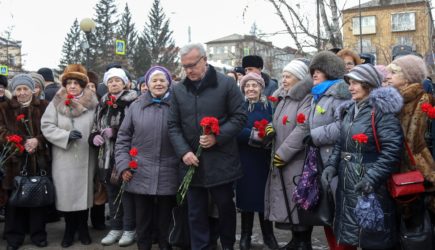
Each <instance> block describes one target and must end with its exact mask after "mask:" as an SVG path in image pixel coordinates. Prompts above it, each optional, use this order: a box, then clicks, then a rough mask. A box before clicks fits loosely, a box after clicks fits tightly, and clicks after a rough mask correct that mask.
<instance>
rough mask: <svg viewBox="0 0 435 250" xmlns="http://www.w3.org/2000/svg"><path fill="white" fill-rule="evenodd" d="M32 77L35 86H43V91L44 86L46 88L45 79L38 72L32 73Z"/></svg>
mask: <svg viewBox="0 0 435 250" xmlns="http://www.w3.org/2000/svg"><path fill="white" fill-rule="evenodd" d="M30 76H31V77H32V79H33V81H34V82H35V86H36V84H39V85H40V86H41V89H42V90H44V86H45V80H44V77H42V75H41V74H38V73H36V72H31V73H30Z"/></svg>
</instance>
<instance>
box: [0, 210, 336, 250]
mask: <svg viewBox="0 0 435 250" xmlns="http://www.w3.org/2000/svg"><path fill="white" fill-rule="evenodd" d="M237 219H238V221H237V223H238V224H237V235H236V238H237V242H236V245H235V249H239V247H238V244H239V243H238V240H239V239H240V215H239V214H238V216H237ZM106 224H108V222H107V223H106ZM3 226H4V224H3V223H0V235H2V234H3ZM63 230H64V222H63V220H61V221H59V222H55V223H49V224H47V233H48V246H47V247H46V248H38V247H36V246H34V245H32V244H31V242H30V239H29V237H28V236H26V239H25V242H24V245H23V246H22V247H21V248H20V250H21V249H22V250H36V249H44V250H57V249H62V247H61V246H60V242H61V240H62V236H63ZM107 232H108V230H104V231H97V230H94V229H93V228H92V227H90V233H91V238H92V241H93V242H92V244H91V245H88V246H83V245H81V244H80V242H79V241H78V240H76V241H75V243H74V245H73V246H71V247H69V248H68V250H100V249H104V250H111V249H125V250H133V249H137V248H136V245H135V244H134V245H131V246H129V247H123V248H121V247H118V246H117V245H114V246H108V247H107V246H106V247H103V246H102V245H101V244H100V240H101V239H102V238H103V237H104V236H105V234H106V233H107ZM275 236H276V238H277V240H278V242H279V244H280V245H281V246H283V245H285V244H286V243H287V242H288V241H289V240H290V238H291V233H290V231H284V230H278V229H275ZM312 242H313V249H328V247H327V243H326V239H325V235H324V233H323V228H322V227H315V228H314V231H313V236H312ZM252 243H253V248H252V249H253V250H260V249H267V247H263V245H262V243H263V242H262V237H261V230H260V225H259V224H258V220H257V217H256V218H255V222H254V229H253V235H252ZM5 249H6V241H5V240H0V250H5ZM153 249H156V250H157V249H159V248H158V246H157V245H153Z"/></svg>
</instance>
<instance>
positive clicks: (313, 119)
mask: <svg viewBox="0 0 435 250" xmlns="http://www.w3.org/2000/svg"><path fill="white" fill-rule="evenodd" d="M348 88H349V85H348V84H347V83H346V82H344V81H343V80H341V81H340V82H338V83H336V84H334V85H332V86H331V87H329V89H328V90H327V91H326V92H325V93H324V94H323V95H322V96H321V97H320V99H319V100H318V101H317V102H315V101H314V99H313V100H312V102H311V110H310V118H309V125H310V134H311V138H312V140H313V143H314V145H316V146H317V147H319V148H320V155H321V156H322V160H323V163H326V161H327V160H328V158H329V155H331V153H332V150H333V148H334V145H335V142H336V141H337V139H338V137H339V136H340V117H339V114H338V112H337V108H338V106H340V104H342V103H343V102H345V101H346V100H349V99H350V98H351V95H350V92H349V90H348Z"/></svg>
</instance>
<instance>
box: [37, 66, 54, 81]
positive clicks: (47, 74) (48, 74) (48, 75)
mask: <svg viewBox="0 0 435 250" xmlns="http://www.w3.org/2000/svg"><path fill="white" fill-rule="evenodd" d="M36 73H38V74H40V75H42V77H44V80H45V81H49V82H54V76H53V71H52V70H51V69H49V68H40V69H39V70H38V71H37V72H36Z"/></svg>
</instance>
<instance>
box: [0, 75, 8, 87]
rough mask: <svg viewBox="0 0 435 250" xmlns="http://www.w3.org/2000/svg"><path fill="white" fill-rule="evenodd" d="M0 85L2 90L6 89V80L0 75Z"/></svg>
mask: <svg viewBox="0 0 435 250" xmlns="http://www.w3.org/2000/svg"><path fill="white" fill-rule="evenodd" d="M0 85H3V87H4V88H7V87H8V78H7V77H6V76H4V75H0Z"/></svg>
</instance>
